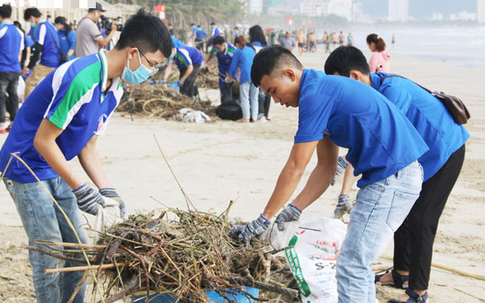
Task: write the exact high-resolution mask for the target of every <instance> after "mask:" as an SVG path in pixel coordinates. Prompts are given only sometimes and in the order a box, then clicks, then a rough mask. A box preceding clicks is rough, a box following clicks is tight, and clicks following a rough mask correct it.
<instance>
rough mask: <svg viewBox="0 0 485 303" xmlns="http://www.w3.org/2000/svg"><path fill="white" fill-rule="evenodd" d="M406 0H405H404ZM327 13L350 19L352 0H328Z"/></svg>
mask: <svg viewBox="0 0 485 303" xmlns="http://www.w3.org/2000/svg"><path fill="white" fill-rule="evenodd" d="M405 1H407V0H405ZM328 12H329V14H333V15H337V16H339V17H344V18H345V19H347V20H351V19H352V0H330V3H329V7H328Z"/></svg>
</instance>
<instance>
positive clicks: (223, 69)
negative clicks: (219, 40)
mask: <svg viewBox="0 0 485 303" xmlns="http://www.w3.org/2000/svg"><path fill="white" fill-rule="evenodd" d="M235 53H236V47H234V46H233V45H232V44H230V43H226V50H225V51H224V52H223V53H221V52H218V51H217V49H216V48H215V47H213V48H212V49H211V51H210V56H213V55H214V54H216V57H217V63H218V66H219V87H221V86H222V84H223V83H224V79H225V77H226V75H228V74H229V67H230V66H231V62H232V58H233V57H234V54H235Z"/></svg>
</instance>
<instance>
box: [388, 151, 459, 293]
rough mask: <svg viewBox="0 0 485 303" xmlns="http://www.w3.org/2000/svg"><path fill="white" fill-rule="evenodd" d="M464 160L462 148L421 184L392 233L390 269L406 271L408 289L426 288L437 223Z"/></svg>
mask: <svg viewBox="0 0 485 303" xmlns="http://www.w3.org/2000/svg"><path fill="white" fill-rule="evenodd" d="M464 159H465V145H463V146H462V147H460V148H459V149H458V150H457V151H455V152H454V153H453V154H452V155H451V156H450V158H449V159H448V161H447V162H446V163H445V165H443V167H442V168H441V169H440V170H439V171H438V172H437V173H436V174H435V175H434V176H433V177H431V178H430V179H428V180H427V181H426V182H424V183H423V187H422V189H421V193H420V194H419V198H418V200H416V203H415V204H414V206H413V208H412V209H411V212H410V213H409V215H408V216H407V218H406V220H404V223H403V224H402V225H401V227H399V229H398V230H397V231H396V232H395V233H394V268H395V269H397V270H405V271H409V288H410V289H416V290H425V289H428V282H429V274H430V271H431V259H432V255H433V243H434V238H435V235H436V229H437V228H438V221H439V219H440V216H441V213H442V212H443V209H444V208H445V204H446V201H447V200H448V196H449V195H450V193H451V190H452V189H453V186H454V185H455V182H456V180H457V179H458V176H459V175H460V171H461V168H462V166H463V160H464Z"/></svg>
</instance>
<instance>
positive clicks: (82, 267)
mask: <svg viewBox="0 0 485 303" xmlns="http://www.w3.org/2000/svg"><path fill="white" fill-rule="evenodd" d="M125 265H126V264H125V263H116V264H104V265H101V266H100V265H91V266H75V267H64V268H54V269H46V270H45V273H46V274H54V273H58V272H71V271H85V270H97V269H108V268H113V267H116V266H125Z"/></svg>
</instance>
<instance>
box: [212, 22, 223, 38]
mask: <svg viewBox="0 0 485 303" xmlns="http://www.w3.org/2000/svg"><path fill="white" fill-rule="evenodd" d="M221 33H222V32H221V30H220V29H219V28H218V27H217V26H214V27H213V28H212V31H211V38H210V41H212V39H214V38H215V37H217V36H220V35H221Z"/></svg>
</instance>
